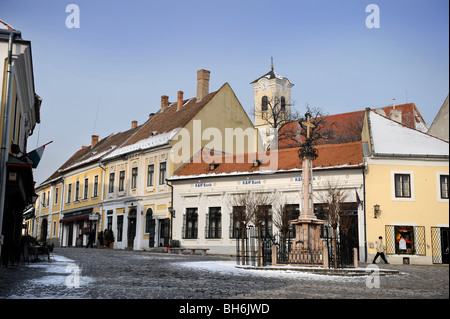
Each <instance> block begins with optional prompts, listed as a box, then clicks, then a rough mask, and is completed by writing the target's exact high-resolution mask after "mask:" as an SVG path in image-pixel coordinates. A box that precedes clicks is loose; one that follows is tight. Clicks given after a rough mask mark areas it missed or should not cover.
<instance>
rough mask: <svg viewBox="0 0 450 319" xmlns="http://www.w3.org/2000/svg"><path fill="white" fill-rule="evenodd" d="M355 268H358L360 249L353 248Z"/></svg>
mask: <svg viewBox="0 0 450 319" xmlns="http://www.w3.org/2000/svg"><path fill="white" fill-rule="evenodd" d="M353 266H354V267H355V268H358V248H356V247H355V248H353Z"/></svg>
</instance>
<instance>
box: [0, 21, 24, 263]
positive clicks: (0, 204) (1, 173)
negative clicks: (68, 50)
mask: <svg viewBox="0 0 450 319" xmlns="http://www.w3.org/2000/svg"><path fill="white" fill-rule="evenodd" d="M0 34H8V35H9V41H8V66H7V73H6V100H5V111H4V115H3V132H2V144H1V161H0V256H1V251H2V246H3V214H4V209H5V201H6V200H5V196H6V190H5V188H6V179H7V178H6V173H7V169H6V162H7V161H8V155H9V137H10V135H9V131H10V125H9V124H10V120H9V113H11V95H12V76H11V67H12V50H13V42H14V38H15V37H16V36H17V37H19V38H20V37H21V32H20V31H16V30H0Z"/></svg>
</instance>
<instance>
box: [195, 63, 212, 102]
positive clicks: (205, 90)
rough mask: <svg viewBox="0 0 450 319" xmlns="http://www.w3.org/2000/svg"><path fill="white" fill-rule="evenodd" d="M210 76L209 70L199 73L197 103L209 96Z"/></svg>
mask: <svg viewBox="0 0 450 319" xmlns="http://www.w3.org/2000/svg"><path fill="white" fill-rule="evenodd" d="M209 74H210V72H209V71H208V70H204V69H202V70H198V71H197V101H200V100H201V99H203V98H204V97H205V96H207V95H208V94H209Z"/></svg>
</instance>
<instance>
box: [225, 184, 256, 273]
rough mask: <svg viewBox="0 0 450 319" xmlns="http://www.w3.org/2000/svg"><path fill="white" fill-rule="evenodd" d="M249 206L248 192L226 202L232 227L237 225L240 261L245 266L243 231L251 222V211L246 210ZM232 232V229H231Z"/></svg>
mask: <svg viewBox="0 0 450 319" xmlns="http://www.w3.org/2000/svg"><path fill="white" fill-rule="evenodd" d="M249 204H250V192H247V193H243V194H234V195H232V196H231V197H230V198H229V200H228V206H229V207H230V208H231V210H232V218H233V222H234V223H235V224H234V225H233V227H235V226H236V224H237V225H238V232H239V234H240V235H239V236H240V237H241V239H242V242H241V261H242V265H245V230H246V228H247V225H248V223H249V222H251V220H252V215H251V211H250V210H249V209H248V207H249ZM233 232H234V229H233Z"/></svg>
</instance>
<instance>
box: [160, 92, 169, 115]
mask: <svg viewBox="0 0 450 319" xmlns="http://www.w3.org/2000/svg"><path fill="white" fill-rule="evenodd" d="M168 106H169V97H168V96H167V95H161V111H164V110H165V109H166V108H167V107H168Z"/></svg>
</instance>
